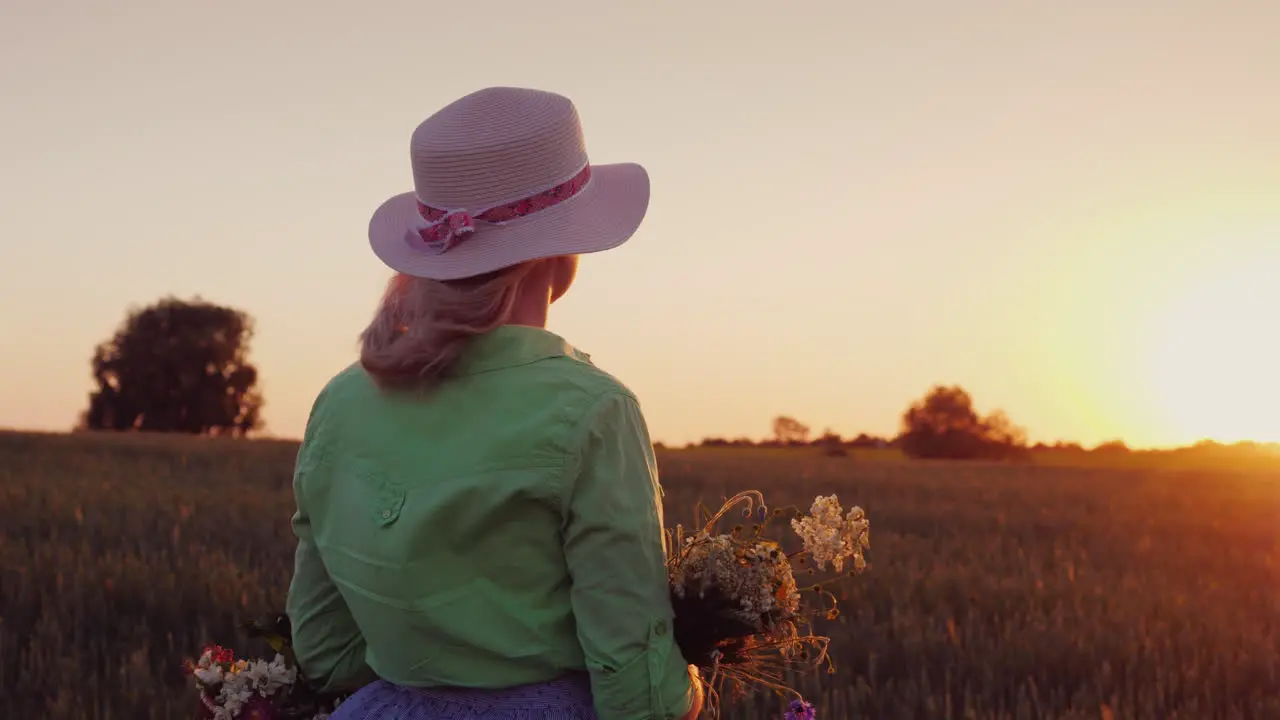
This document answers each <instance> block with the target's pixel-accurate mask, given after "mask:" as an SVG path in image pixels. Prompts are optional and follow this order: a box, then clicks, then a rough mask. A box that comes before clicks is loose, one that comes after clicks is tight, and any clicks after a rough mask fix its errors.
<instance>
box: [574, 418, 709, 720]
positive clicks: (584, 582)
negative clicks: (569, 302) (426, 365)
mask: <svg viewBox="0 0 1280 720" xmlns="http://www.w3.org/2000/svg"><path fill="white" fill-rule="evenodd" d="M577 459H578V462H577V463H575V464H573V465H572V466H571V470H572V472H571V473H570V477H568V478H566V481H567V482H566V487H565V488H564V498H563V499H564V509H565V532H564V549H565V557H566V559H567V562H568V566H569V573H570V576H571V577H572V581H573V589H572V595H571V597H572V603H573V612H574V616H575V619H576V623H577V629H578V640H579V642H580V643H581V645H582V649H583V652H584V654H585V657H586V662H587V669H588V671H589V672H590V674H591V686H592V694H593V696H594V699H595V706H596V713H597V715H599V717H600V719H601V720H659V719H661V720H667V719H673V718H679V717H681V716H682V715H684V714H685V713H686V712H688V711H689V708H690V707H691V705H692V702H693V693H692V681H691V677H690V674H689V666H688V663H686V662H685V660H684V657H683V656H682V655H681V653H680V649H679V648H678V647H677V646H676V644H675V639H674V636H673V634H672V624H671V620H672V617H673V613H672V610H671V599H670V595H669V590H668V583H667V573H666V563H665V558H666V554H665V551H664V539H663V528H662V499H661V488H660V486H659V484H658V473H657V462H656V460H655V458H654V455H653V446H652V444H651V442H650V439H649V433H648V429H647V427H646V425H645V422H644V418H643V416H642V415H641V413H640V408H639V406H638V404H637V403H636V401H635V399H634V398H632V397H630V396H628V395H625V394H622V393H610V394H608V395H605V396H604V397H602V398H600V399H599V400H597V401H596V404H595V407H594V408H593V409H592V410H591V412H590V413H589V414H588V416H587V418H586V421H585V425H584V427H583V432H582V438H581V443H580V445H579V453H578V456H577Z"/></svg>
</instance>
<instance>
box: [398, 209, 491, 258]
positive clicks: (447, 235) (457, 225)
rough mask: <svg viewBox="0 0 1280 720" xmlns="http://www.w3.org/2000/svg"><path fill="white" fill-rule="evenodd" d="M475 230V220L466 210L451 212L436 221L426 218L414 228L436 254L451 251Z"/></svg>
mask: <svg viewBox="0 0 1280 720" xmlns="http://www.w3.org/2000/svg"><path fill="white" fill-rule="evenodd" d="M475 230H476V223H475V220H473V219H472V218H471V214H470V213H468V212H467V211H466V210H450V211H448V212H446V213H445V214H444V215H442V216H441V217H440V218H438V219H436V220H428V219H427V218H425V217H424V218H422V219H421V221H420V222H418V223H417V224H416V225H415V226H414V228H413V231H414V232H416V233H417V235H418V237H420V238H422V242H424V243H426V245H427V248H428V249H430V250H432V251H434V252H436V253H442V252H445V251H447V250H449V249H450V248H452V247H454V246H455V245H457V244H458V243H460V242H462V239H463V236H465V235H467V234H469V233H473V232H475Z"/></svg>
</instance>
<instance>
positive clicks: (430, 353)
mask: <svg viewBox="0 0 1280 720" xmlns="http://www.w3.org/2000/svg"><path fill="white" fill-rule="evenodd" d="M537 264H538V263H537V262H536V261H535V262H528V263H523V264H520V265H515V266H513V267H509V268H505V269H503V270H498V271H497V272H493V273H489V274H486V275H479V276H476V277H472V278H466V279H463V280H430V279H427V278H418V277H412V276H410V275H404V274H397V275H396V276H395V277H393V278H391V282H389V283H388V284H387V291H386V293H385V294H384V295H383V297H382V302H381V304H379V306H378V311H377V312H376V313H375V314H374V316H373V321H372V322H370V323H369V326H368V327H367V328H365V330H364V332H362V333H361V334H360V364H361V365H362V366H363V367H364V369H365V371H367V372H368V373H369V374H370V375H371V376H373V378H374V380H375V382H377V383H378V384H379V385H381V386H383V387H389V388H410V387H413V388H428V387H431V386H433V385H436V384H438V383H439V382H440V381H441V380H442V379H444V377H445V376H446V375H447V374H448V372H449V371H450V370H451V369H452V368H453V366H454V364H455V363H456V362H457V360H458V358H459V357H460V356H461V355H462V352H463V350H464V349H465V348H466V345H467V341H469V340H470V339H471V338H473V337H475V336H476V335H482V334H484V333H486V332H489V331H491V330H494V329H495V328H497V327H499V326H501V325H505V324H506V323H507V321H508V320H509V319H510V317H511V311H512V308H513V307H515V304H516V299H517V298H518V297H519V291H520V285H521V282H522V281H523V280H524V279H525V278H526V277H528V276H529V274H530V272H531V271H532V270H533V269H534V268H535V267H537Z"/></svg>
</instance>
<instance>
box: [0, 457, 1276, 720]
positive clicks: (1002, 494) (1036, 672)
mask: <svg viewBox="0 0 1280 720" xmlns="http://www.w3.org/2000/svg"><path fill="white" fill-rule="evenodd" d="M294 450H295V448H294V446H293V445H291V444H288V443H275V442H237V441H229V440H221V441H219V440H187V439H172V438H139V437H127V438H109V437H101V436H78V437H71V436H39V435H22V434H3V433H0V521H2V527H3V531H2V532H3V537H2V541H0V687H3V688H4V692H3V693H0V717H5V718H27V717H49V718H121V719H123V718H130V719H132V718H169V717H175V718H181V717H185V716H187V715H188V711H189V709H190V708H191V705H190V696H189V695H188V694H187V692H186V689H185V686H184V685H183V679H182V678H181V677H180V676H179V671H178V663H179V662H180V660H181V659H182V658H183V657H184V655H187V654H190V653H193V652H194V651H195V650H197V649H198V648H199V647H200V646H201V645H202V644H204V643H206V642H208V641H220V642H223V643H225V644H235V645H237V646H238V647H241V648H247V649H255V648H252V647H251V646H248V645H247V641H246V640H245V638H244V637H243V636H242V635H241V634H240V633H239V632H238V631H237V630H236V629H235V624H236V622H237V621H238V620H239V619H240V618H241V617H243V616H244V615H246V614H253V613H256V612H257V611H259V610H262V609H264V608H267V607H270V606H280V605H281V604H282V602H283V599H284V598H283V594H284V591H285V588H286V586H287V582H288V577H289V572H290V568H291V552H292V540H291V536H290V535H289V528H288V524H287V519H288V516H289V513H290V511H291V507H290V495H289V479H290V473H291V470H292V461H293V453H294ZM662 463H663V474H664V483H665V485H666V487H667V503H668V507H667V513H668V522H670V523H674V522H677V521H685V522H688V521H689V520H690V519H691V517H692V509H693V507H694V505H695V503H696V501H697V500H698V499H699V498H702V499H704V500H706V501H708V503H709V504H714V502H715V501H716V500H718V499H719V498H721V497H722V496H723V495H725V494H732V493H733V492H736V491H737V490H741V489H744V488H748V487H757V488H760V489H762V490H764V491H765V493H766V495H767V497H768V498H769V499H770V501H771V502H772V503H774V504H786V503H793V502H794V503H800V504H805V503H807V502H808V501H809V500H811V499H812V497H813V496H814V495H816V494H818V493H827V492H831V491H835V492H838V493H839V494H840V496H841V498H842V499H843V500H845V502H846V503H857V504H861V505H862V506H863V507H864V508H865V509H866V510H867V511H868V513H869V515H870V517H871V520H872V555H871V561H872V563H873V569H872V571H871V572H869V573H868V574H867V575H865V576H864V577H863V578H861V579H859V580H858V581H857V582H855V583H854V584H853V585H852V586H851V588H850V593H849V596H848V598H847V599H846V600H845V602H844V605H843V609H844V612H843V614H842V615H841V616H840V618H839V620H838V621H836V622H834V623H831V624H830V625H829V626H828V627H826V628H825V629H826V630H827V631H828V632H829V634H830V635H832V637H833V638H834V640H835V647H836V651H835V654H836V659H837V661H838V662H839V672H838V673H837V674H836V675H835V676H831V677H828V676H826V675H822V676H813V677H805V678H801V679H799V680H798V682H799V683H800V686H801V687H802V688H803V689H804V690H805V691H806V693H807V694H808V695H809V696H810V699H811V700H813V701H814V702H815V703H816V704H817V705H818V707H819V710H820V713H821V716H822V717H826V718H851V717H861V716H865V717H873V718H887V719H893V718H1045V719H1059V718H1099V717H1109V716H1111V715H1108V712H1110V713H1111V714H1112V715H1113V716H1114V717H1115V718H1143V719H1145V718H1175V717H1176V718H1186V719H1188V720H1210V719H1212V718H1257V719H1264V718H1280V699H1278V698H1277V693H1276V688H1280V527H1278V523H1277V518H1280V480H1278V479H1277V477H1276V475H1275V474H1274V473H1270V474H1268V473H1266V472H1260V471H1252V472H1233V471H1227V470H1215V471H1209V470H1196V471H1187V472H1180V471H1176V470H1169V469H1157V468H1142V467H1131V468H1126V469H1107V468H1100V467H1091V468H1071V467H1027V466H1022V467H1018V466H1001V465H962V464H930V463H906V462H902V461H896V460H893V459H866V458H860V457H854V458H851V459H836V458H832V459H828V458H822V457H819V456H818V455H817V454H816V453H814V452H808V451H795V452H763V453H759V452H754V451H750V450H747V451H733V450H720V451H675V452H665V453H663V455H662ZM256 649H257V650H259V651H261V648H256ZM777 707H778V702H777V701H776V700H773V699H769V698H765V699H762V700H761V701H760V702H759V703H758V705H757V706H753V707H743V706H739V707H734V708H730V709H729V711H728V713H727V714H728V717H731V718H743V719H744V720H751V719H752V718H758V717H760V718H762V717H777V714H776V711H775V710H776V708H777ZM1108 709H1109V710H1108Z"/></svg>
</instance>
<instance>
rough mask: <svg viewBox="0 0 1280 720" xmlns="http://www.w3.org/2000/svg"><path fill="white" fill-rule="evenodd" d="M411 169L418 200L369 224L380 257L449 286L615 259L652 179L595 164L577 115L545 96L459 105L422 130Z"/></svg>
mask: <svg viewBox="0 0 1280 720" xmlns="http://www.w3.org/2000/svg"><path fill="white" fill-rule="evenodd" d="M409 157H410V160H411V164H412V167H413V187H414V189H413V192H407V193H404V194H401V195H397V196H395V197H393V198H391V199H390V200H387V201H386V202H384V203H383V204H382V206H381V207H379V208H378V210H377V211H376V212H375V213H374V214H373V218H372V219H371V220H370V221H369V243H370V245H372V247H373V251H374V253H376V254H377V256H378V257H379V258H380V259H381V260H382V262H384V263H386V264H387V266H389V267H390V268H392V269H393V270H396V271H398V272H402V273H405V274H407V275H414V276H417V277H424V278H434V279H436V280H452V279H457V278H465V277H471V276H473V275H482V274H484V273H488V272H492V271H494V270H500V269H502V268H504V267H509V266H511V265H516V264H519V263H521V262H525V261H527V260H534V259H537V258H544V257H552V256H555V255H574V254H581V253H593V252H600V251H602V250H609V249H611V248H615V247H617V246H619V245H621V244H622V243H624V242H626V241H627V240H628V239H629V238H630V237H631V236H632V234H634V233H635V231H636V229H637V228H638V227H639V226H640V222H641V220H643V219H644V215H645V211H646V210H647V209H648V206H649V176H648V174H647V173H646V172H645V170H644V168H642V167H641V166H639V165H635V164H618V165H592V164H590V162H589V161H588V159H587V151H586V147H585V145H584V143H583V139H582V126H581V124H580V123H579V121H578V112H577V110H576V109H575V108H574V106H573V103H571V102H570V101H569V100H568V98H565V97H562V96H560V95H556V94H554V93H549V92H543V91H540V90H526V89H520V88H488V89H485V90H480V91H479V92H475V93H472V94H470V95H467V96H466V97H463V98H461V99H459V100H456V101H454V102H453V103H450V104H449V105H447V106H445V107H444V108H443V109H441V110H440V111H439V112H437V113H436V114H434V115H432V116H431V117H429V118H427V119H426V120H424V121H423V122H422V124H421V125H419V126H418V128H417V129H416V130H414V132H413V137H412V139H411V140H410V142H409Z"/></svg>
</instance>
